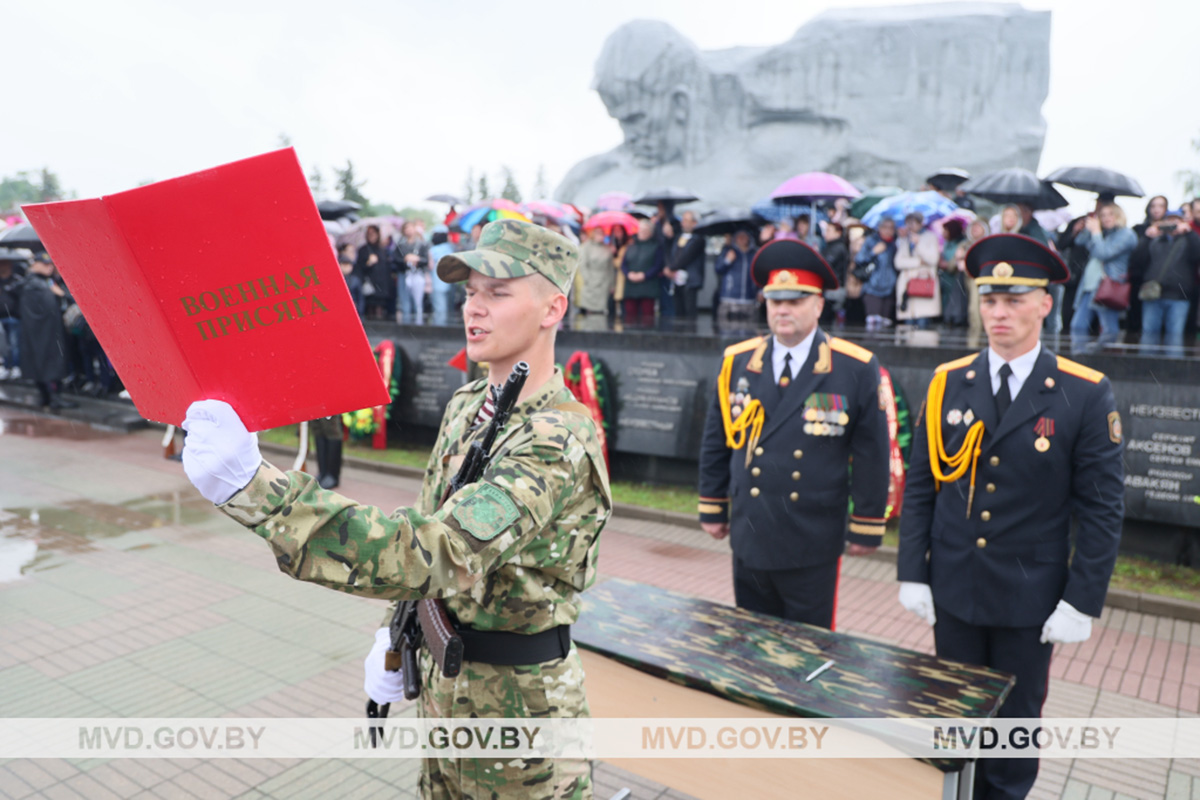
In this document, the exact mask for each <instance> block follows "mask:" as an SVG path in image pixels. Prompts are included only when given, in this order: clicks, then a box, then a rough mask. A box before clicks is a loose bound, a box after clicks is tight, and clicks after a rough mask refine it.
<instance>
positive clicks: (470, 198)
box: [463, 167, 475, 204]
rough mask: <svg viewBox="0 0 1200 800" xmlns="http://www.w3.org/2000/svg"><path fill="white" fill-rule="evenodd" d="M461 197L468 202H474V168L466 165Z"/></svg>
mask: <svg viewBox="0 0 1200 800" xmlns="http://www.w3.org/2000/svg"><path fill="white" fill-rule="evenodd" d="M463 189H465V190H466V191H464V192H463V199H464V200H466V201H467V203H468V204H470V203H473V202H475V168H474V167H467V181H466V183H464V184H463Z"/></svg>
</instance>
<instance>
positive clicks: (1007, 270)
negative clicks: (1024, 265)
mask: <svg viewBox="0 0 1200 800" xmlns="http://www.w3.org/2000/svg"><path fill="white" fill-rule="evenodd" d="M992 275H993V276H994V277H997V278H1011V277H1012V276H1013V268H1012V264H1010V263H1008V262H1007V261H1001V262H1000V263H999V264H997V265H996V266H995V267H994V268H993V269H992Z"/></svg>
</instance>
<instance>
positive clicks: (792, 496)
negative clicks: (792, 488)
mask: <svg viewBox="0 0 1200 800" xmlns="http://www.w3.org/2000/svg"><path fill="white" fill-rule="evenodd" d="M788 497H789V498H790V499H791V501H792V502H793V503H794V502H796V501H797V500H799V499H800V493H799V492H792V493H791V494H789V495H788Z"/></svg>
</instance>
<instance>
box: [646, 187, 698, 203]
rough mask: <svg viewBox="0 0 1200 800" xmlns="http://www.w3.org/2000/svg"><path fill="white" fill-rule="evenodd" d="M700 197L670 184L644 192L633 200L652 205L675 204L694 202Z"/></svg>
mask: <svg viewBox="0 0 1200 800" xmlns="http://www.w3.org/2000/svg"><path fill="white" fill-rule="evenodd" d="M699 199H700V198H699V197H696V195H694V194H692V193H691V192H689V191H688V190H687V189H680V188H679V187H678V186H668V187H666V188H665V189H654V190H652V191H649V192H643V193H642V196H641V197H637V198H635V199H634V201H633V202H635V203H637V204H638V205H643V206H652V205H656V204H658V203H666V204H667V205H672V206H673V205H675V204H676V203H693V202H695V201H696V200H699Z"/></svg>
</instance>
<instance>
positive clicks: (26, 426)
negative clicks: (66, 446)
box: [0, 409, 121, 442]
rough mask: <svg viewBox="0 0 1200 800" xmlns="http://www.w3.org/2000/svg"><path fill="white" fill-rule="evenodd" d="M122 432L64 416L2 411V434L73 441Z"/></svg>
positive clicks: (0, 416)
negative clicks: (106, 429) (96, 426)
mask: <svg viewBox="0 0 1200 800" xmlns="http://www.w3.org/2000/svg"><path fill="white" fill-rule="evenodd" d="M120 435H121V434H119V433H117V432H115V431H104V430H100V429H98V428H93V427H92V426H91V425H88V424H87V423H86V422H79V421H78V420H73V419H64V418H63V417H40V416H35V415H33V414H23V413H20V412H14V411H11V410H7V409H6V410H4V411H0V436H29V437H32V438H35V439H67V440H69V441H73V442H81V441H92V440H95V439H111V438H113V437H115V436H120Z"/></svg>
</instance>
